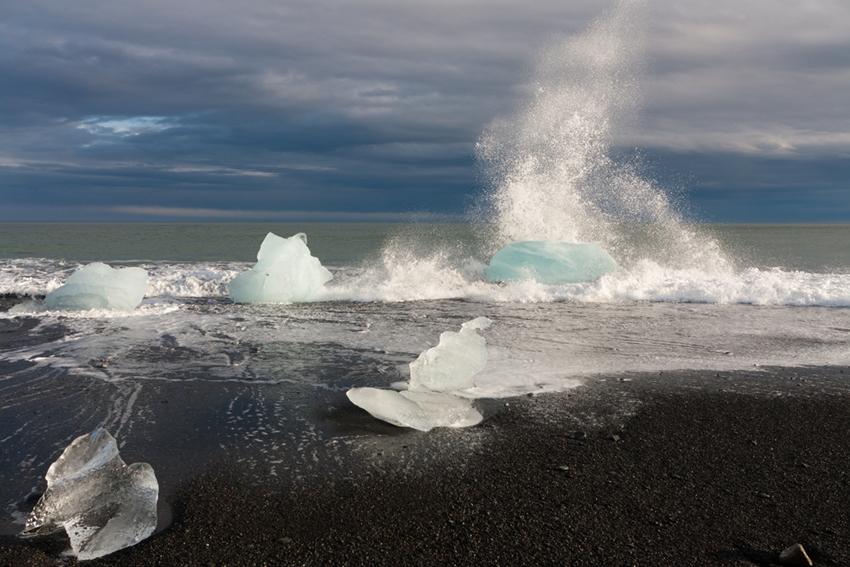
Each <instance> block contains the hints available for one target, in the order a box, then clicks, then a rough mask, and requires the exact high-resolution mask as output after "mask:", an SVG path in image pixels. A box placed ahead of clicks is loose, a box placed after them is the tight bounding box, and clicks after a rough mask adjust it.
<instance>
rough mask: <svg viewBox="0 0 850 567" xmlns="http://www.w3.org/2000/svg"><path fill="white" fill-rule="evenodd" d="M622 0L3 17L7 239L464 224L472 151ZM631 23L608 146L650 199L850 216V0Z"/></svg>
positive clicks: (123, 8) (106, 6)
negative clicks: (90, 229) (162, 230)
mask: <svg viewBox="0 0 850 567" xmlns="http://www.w3.org/2000/svg"><path fill="white" fill-rule="evenodd" d="M614 5H615V3H614V2H612V1H607V0H606V1H602V0H598V1H589V0H572V1H570V2H565V1H564V0H451V1H449V0H444V1H443V0H440V1H435V0H423V1H415V2H392V1H381V0H357V1H341V0H331V1H325V0H297V1H292V0H256V1H245V2H235V1H220V0H203V1H201V0H180V1H179V2H175V1H174V0H168V1H160V0H122V1H121V2H114V1H106V0H103V1H98V0H74V1H72V2H69V1H67V0H0V202H2V205H0V221H39V220H45V221H57V220H73V221H92V220H103V221H124V220H131V221H146V220H175V221H185V220H198V221H202V220H264V221H274V220H318V221H324V220H329V221H336V220H340V221H342V220H406V219H408V218H410V215H411V214H414V215H418V218H442V219H453V218H458V219H459V218H463V216H464V214H465V212H466V211H468V210H469V209H470V206H471V199H472V197H474V196H475V195H476V193H477V192H479V191H481V190H482V185H481V182H480V176H481V171H480V168H478V169H477V168H476V163H475V159H474V147H475V143H476V140H477V139H478V138H479V136H481V134H482V132H483V131H484V130H485V128H486V127H487V125H488V124H490V123H492V122H493V121H494V120H496V119H497V118H499V117H500V116H505V115H508V114H509V113H511V112H512V111H513V110H515V109H516V108H517V105H518V104H521V100H522V96H523V92H524V87H525V83H526V82H527V81H528V79H529V76H530V69H531V68H532V66H533V65H534V61H535V60H536V58H537V57H539V55H540V53H541V50H542V49H543V46H545V45H551V44H552V42H553V41H557V39H558V38H565V37H569V36H573V35H576V34H580V33H582V32H583V31H584V30H586V29H587V28H588V26H589V25H591V23H592V22H593V21H594V20H595V19H597V18H598V17H599V16H600V15H601V14H602V13H603V12H604V11H605V10H610V9H612V8H613V7H614ZM642 20H644V21H642V23H641V25H642V26H643V28H644V31H645V38H646V42H645V44H644V45H643V47H641V46H639V45H637V44H636V45H635V49H644V50H645V51H644V57H643V61H644V62H645V70H644V72H642V73H641V74H640V75H641V78H642V81H641V89H640V90H641V93H642V100H643V112H642V113H641V114H640V119H639V120H637V121H635V122H634V123H633V124H630V126H629V128H628V129H627V131H625V132H624V133H623V134H622V135H621V136H620V137H619V138H618V143H621V144H622V145H623V147H624V148H625V147H627V148H629V151H633V150H634V148H639V149H640V153H641V154H642V155H643V156H644V157H645V161H646V162H647V163H649V164H650V165H651V167H652V170H653V175H654V176H655V177H656V178H657V179H658V183H659V184H661V186H665V184H669V186H670V188H671V190H674V189H675V190H679V189H681V188H683V187H684V189H686V190H687V194H688V196H689V200H690V203H691V205H692V207H693V210H694V211H695V212H696V213H697V215H698V217H699V218H700V219H702V220H708V221H718V222H720V221H731V222H763V221H767V222H850V2H847V0H801V1H792V0H779V1H778V0H711V1H709V0H688V1H686V2H681V1H679V0H647V1H646V16H645V17H644V18H642ZM485 173H486V172H485ZM428 215H431V216H428Z"/></svg>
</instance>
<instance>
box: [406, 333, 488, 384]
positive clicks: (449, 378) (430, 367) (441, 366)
mask: <svg viewBox="0 0 850 567" xmlns="http://www.w3.org/2000/svg"><path fill="white" fill-rule="evenodd" d="M491 323H492V321H490V319H488V318H487V317H478V318H477V319H473V320H472V321H467V322H466V323H464V324H463V326H461V329H460V331H459V332H457V333H456V332H454V331H446V332H445V333H443V334H442V335H440V343H439V344H438V345H437V346H435V347H434V348H429V349H428V350H426V351H425V352H423V353H422V354H420V355H419V358H417V359H416V360H414V361H413V362H411V363H410V385H409V388H410V389H411V390H419V389H422V388H427V389H429V390H433V391H435V392H447V391H450V390H466V389H468V388H472V387H474V386H475V380H474V378H475V375H476V374H478V373H479V372H481V371H482V370H484V367H485V366H487V345H486V343H485V341H484V337H482V336H481V335H479V334H478V333H476V332H475V331H477V330H479V329H482V330H483V329H489V328H490V324H491Z"/></svg>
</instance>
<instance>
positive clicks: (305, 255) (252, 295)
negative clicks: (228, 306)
mask: <svg viewBox="0 0 850 567" xmlns="http://www.w3.org/2000/svg"><path fill="white" fill-rule="evenodd" d="M332 279H333V275H332V274H331V273H330V272H329V271H328V270H327V269H326V268H325V267H324V266H322V263H321V262H320V261H319V259H318V258H315V257H314V256H312V255H311V254H310V249H309V248H307V235H306V234H304V233H303V232H302V233H298V234H296V235H295V236H291V237H289V238H282V237H280V236H277V235H276V234H273V233H271V232H270V233H268V234H267V235H266V238H265V240H263V243H262V245H261V246H260V251H259V252H257V264H256V265H255V266H254V267H253V268H252V269H251V270H248V271H247V272H242V273H241V274H239V275H238V276H236V277H235V278H233V280H232V281H231V282H230V283H228V284H227V289H228V291H229V292H230V298H231V299H232V300H233V302H234V303H298V302H303V301H312V300H313V299H315V297H316V296H317V295H318V294H319V292H320V291H321V290H322V286H324V285H325V283H327V282H329V281H330V280H332Z"/></svg>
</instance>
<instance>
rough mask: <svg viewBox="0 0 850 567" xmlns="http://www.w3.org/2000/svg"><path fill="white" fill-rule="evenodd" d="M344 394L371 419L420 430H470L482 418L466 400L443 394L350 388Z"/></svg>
mask: <svg viewBox="0 0 850 567" xmlns="http://www.w3.org/2000/svg"><path fill="white" fill-rule="evenodd" d="M346 395H347V396H348V399H349V400H351V403H353V404H354V405H356V406H358V407H360V408H363V409H364V410H366V411H367V412H369V413H370V414H371V415H372V417H375V418H377V419H380V420H382V421H386V422H387V423H391V424H393V425H397V426H399V427H410V428H412V429H418V430H419V431H430V430H431V429H433V428H435V427H469V426H472V425H475V424H477V423H480V422H481V420H482V419H483V417H482V415H481V414H480V413H479V412H478V410H476V409H475V408H474V407H472V403H471V402H470V401H469V400H465V399H463V398H459V397H457V396H453V395H451V394H448V393H444V392H424V391H416V392H414V391H410V390H404V391H401V392H396V391H394V390H383V389H381V388H352V389H351V390H349V391H348V392H346Z"/></svg>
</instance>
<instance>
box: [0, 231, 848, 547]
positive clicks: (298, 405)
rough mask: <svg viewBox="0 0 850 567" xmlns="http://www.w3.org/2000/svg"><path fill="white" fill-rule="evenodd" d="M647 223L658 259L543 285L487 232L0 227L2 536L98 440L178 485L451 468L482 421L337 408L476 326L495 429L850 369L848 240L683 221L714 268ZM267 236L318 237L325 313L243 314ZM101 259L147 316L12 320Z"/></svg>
mask: <svg viewBox="0 0 850 567" xmlns="http://www.w3.org/2000/svg"><path fill="white" fill-rule="evenodd" d="M650 228H651V227H647V226H641V225H635V226H628V227H622V228H621V231H626V232H628V233H629V234H630V239H629V240H630V241H631V242H636V243H637V244H636V246H637V247H638V248H637V249H638V250H643V251H644V252H647V254H645V255H641V254H638V253H637V252H636V251H635V250H632V252H631V253H629V254H626V253H620V254H618V253H615V254H613V255H614V257H615V258H616V259H617V260H618V262H620V264H621V270H620V271H618V272H616V273H612V274H608V275H606V276H604V277H602V278H601V279H600V280H598V281H595V282H589V283H580V284H568V285H560V286H549V285H541V284H537V283H534V282H522V283H515V284H496V283H489V282H487V281H486V280H485V279H484V278H483V269H484V267H485V266H486V263H487V262H488V259H489V257H488V254H491V253H492V248H493V246H492V242H491V241H490V240H489V239H491V238H494V235H495V234H496V229H495V228H494V227H493V226H492V225H475V224H339V223H334V224H321V223H316V224H297V223H294V224H269V225H263V224H99V223H94V224H23V223H22V224H17V223H12V224H3V225H0V294H2V296H3V298H4V299H3V302H2V305H3V307H2V311H0V449H1V450H2V459H0V475H2V477H3V478H4V483H3V486H2V487H0V503H2V504H3V507H4V512H3V514H4V515H3V519H2V522H0V527H2V528H3V532H4V533H15V532H17V531H19V530H20V527H21V524H20V522H21V521H22V520H23V517H24V513H23V512H22V499H23V497H24V496H25V495H26V494H28V493H29V492H30V490H31V489H33V487H37V486H39V484H40V482H41V479H43V477H44V474H45V472H46V470H47V467H48V466H49V465H50V463H51V462H52V461H53V460H55V459H56V457H57V456H58V455H59V454H60V453H61V451H62V450H63V449H64V447H65V446H67V445H68V443H69V442H70V441H71V440H72V439H73V438H75V437H76V436H78V435H81V434H83V433H87V432H90V431H93V430H94V429H95V428H97V427H105V428H106V429H107V430H109V431H110V433H112V435H114V436H115V437H116V438H117V439H118V440H119V444H120V446H121V448H122V455H123V456H124V458H125V460H126V461H127V462H134V461H148V462H151V464H152V465H153V466H154V469H155V470H156V472H157V474H158V476H160V477H161V482H163V483H164V484H165V485H166V486H171V485H173V484H174V483H176V482H177V481H179V479H181V478H184V477H185V475H186V474H188V473H189V472H191V471H196V470H198V469H199V468H201V467H202V466H203V465H204V464H205V463H207V462H209V461H214V460H216V459H234V460H236V461H238V462H242V463H245V464H247V465H248V466H254V467H259V468H261V469H262V470H263V471H264V473H263V474H266V475H269V476H271V477H281V478H284V477H285V478H286V479H287V481H293V480H298V479H302V480H305V481H307V480H309V479H315V478H327V477H334V476H336V477H343V476H346V475H349V474H355V471H357V470H360V469H362V467H366V468H369V467H385V466H389V465H387V464H386V463H384V462H383V461H381V462H377V461H375V460H374V458H373V456H370V457H366V455H367V454H368V455H373V453H374V450H375V446H376V445H375V444H378V445H380V444H381V443H386V442H393V441H392V440H396V441H397V440H398V439H404V443H406V444H413V443H419V444H420V445H422V447H421V450H420V451H419V452H418V454H417V455H416V456H413V455H412V454H411V455H409V456H407V457H405V459H401V460H399V461H397V462H395V463H394V465H393V466H396V467H402V468H405V467H409V468H413V469H415V468H418V467H422V466H427V463H428V462H430V463H433V462H434V461H439V460H440V459H442V458H445V457H446V453H447V452H450V451H457V450H461V449H460V447H463V443H461V444H459V445H458V444H457V443H454V442H452V443H443V441H445V439H447V437H446V436H447V435H449V436H454V437H453V438H454V439H455V440H457V439H460V438H463V439H464V440H465V441H464V443H475V442H476V439H477V438H478V437H477V436H480V435H483V434H484V433H483V432H485V431H486V427H485V428H481V427H477V428H471V429H470V430H442V432H441V433H434V432H431V433H429V434H419V433H418V432H413V431H408V430H401V429H399V428H394V427H392V426H389V425H386V424H382V423H380V422H377V421H376V420H374V419H372V418H371V417H370V416H368V414H366V413H365V412H363V411H361V410H359V409H358V408H355V407H354V406H352V405H351V404H350V402H349V401H348V400H347V398H346V396H345V392H346V391H347V390H348V389H349V388H352V387H359V386H373V387H390V386H391V385H392V384H393V383H396V382H400V381H404V380H406V379H407V377H408V376H409V368H408V364H409V363H410V362H411V361H413V360H414V359H416V357H417V356H418V355H419V353H421V352H422V351H424V350H426V349H428V348H430V347H432V346H434V345H436V344H437V342H438V341H439V337H440V334H441V333H443V332H445V331H456V330H458V329H459V328H460V326H461V324H462V323H463V322H465V321H468V320H471V319H473V318H475V317H479V316H486V317H489V318H490V319H491V320H492V321H493V325H492V327H491V328H490V329H489V330H486V331H480V333H481V334H482V336H484V337H485V339H486V342H487V346H488V357H489V358H488V364H487V367H486V368H485V370H484V371H482V372H481V373H480V374H479V375H478V376H477V377H476V387H475V388H474V389H472V390H469V391H467V392H466V393H465V395H467V396H468V397H469V398H472V399H473V400H475V404H476V405H477V406H478V407H479V409H480V410H481V411H482V413H483V414H484V417H485V421H484V423H483V425H485V426H486V423H487V422H486V417H487V414H488V411H491V410H492V408H494V407H496V406H497V405H499V404H504V403H509V400H510V399H511V398H512V397H515V396H529V395H531V396H539V395H544V394H546V393H550V392H562V391H565V390H569V389H574V388H584V389H592V388H594V387H595V385H596V384H598V383H599V381H604V380H608V381H611V380H614V381H616V380H618V379H628V380H640V379H641V376H657V375H658V374H659V373H674V371H685V370H695V371H711V372H733V374H732V376H738V378H737V379H738V380H743V378H741V376H744V375H743V374H734V372H735V371H742V370H746V371H749V374H747V375H752V374H753V372H754V373H755V374H756V375H758V374H763V375H764V376H765V377H767V378H768V384H767V387H768V388H769V375H770V369H771V368H774V367H804V366H829V365H840V366H846V365H850V310H848V307H850V255H848V252H847V251H848V250H850V225H688V226H687V227H685V228H686V230H687V231H688V233H689V234H692V235H696V236H698V237H699V239H701V240H700V241H704V242H712V243H713V244H714V245H715V250H714V252H713V254H718V256H717V258H723V259H724V261H723V262H721V263H720V265H717V266H715V267H711V266H710V265H701V266H699V265H698V266H697V267H695V266H694V265H690V266H688V265H686V266H670V265H665V264H664V261H663V260H658V259H657V258H656V259H653V256H652V254H651V250H650V249H648V248H645V246H647V243H648V242H650V243H654V244H652V245H653V246H656V245H657V239H653V238H650V236H651V235H649V236H648V235H646V234H642V233H645V232H646V231H648V230H650ZM679 228H680V229H682V230H685V228H682V227H679ZM267 232H274V233H275V234H278V235H283V236H290V235H292V234H294V233H297V232H304V233H306V234H307V237H308V245H309V247H310V249H311V252H312V253H313V255H314V256H316V257H317V258H319V259H320V260H321V261H322V263H323V264H324V265H325V266H326V267H327V268H328V269H330V271H331V273H332V274H333V276H334V279H333V280H332V281H331V282H329V283H328V284H327V285H326V289H325V291H324V292H323V295H322V296H321V297H320V298H319V299H318V300H317V301H315V302H311V303H303V304H234V303H232V302H231V301H230V299H229V297H228V293H227V290H226V288H225V285H226V283H227V282H228V281H230V280H231V279H232V278H233V277H235V276H236V275H237V274H239V273H240V272H242V271H244V270H247V269H249V268H250V267H251V266H252V265H253V262H254V261H255V258H254V256H255V255H256V252H257V249H258V248H259V244H260V243H261V242H262V239H263V238H264V236H265V234H266V233H267ZM696 236H694V237H695V238H696ZM612 249H613V248H612ZM658 257H661V258H666V257H667V254H666V253H662V254H660V255H659V256H658ZM92 261H103V262H106V263H107V264H110V265H112V266H114V267H124V266H139V267H141V268H143V269H145V270H146V271H147V272H148V274H149V288H148V292H147V295H146V297H145V299H144V300H143V302H142V304H141V305H140V306H139V307H138V308H137V309H136V310H135V311H134V312H132V313H123V312H110V311H105V310H102V311H99V310H93V311H83V312H61V311H56V312H42V313H36V314H15V313H9V312H8V309H9V308H10V307H11V306H12V305H14V304H17V303H20V302H22V301H24V300H25V299H27V298H28V297H29V296H33V297H40V296H43V295H44V294H46V293H48V292H50V291H52V290H53V289H56V288H57V287H58V286H60V285H61V284H62V283H63V281H64V280H65V279H66V278H67V277H68V275H70V274H71V273H73V272H74V271H75V270H76V269H78V268H80V267H82V266H83V265H85V264H86V263H89V262H92ZM726 387H728V388H730V389H733V390H734V389H735V388H736V387H742V388H744V387H746V384H743V383H737V382H735V380H732V381H731V382H729V383H728V384H727V385H726ZM762 387H764V385H762ZM625 407H626V406H625V405H624V408H625ZM399 436H401V437H399ZM417 440H418V441H417ZM441 440H443V441H441ZM431 444H434V446H433V447H432V446H431ZM426 446H427V447H430V448H426ZM358 455H359V456H358Z"/></svg>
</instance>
